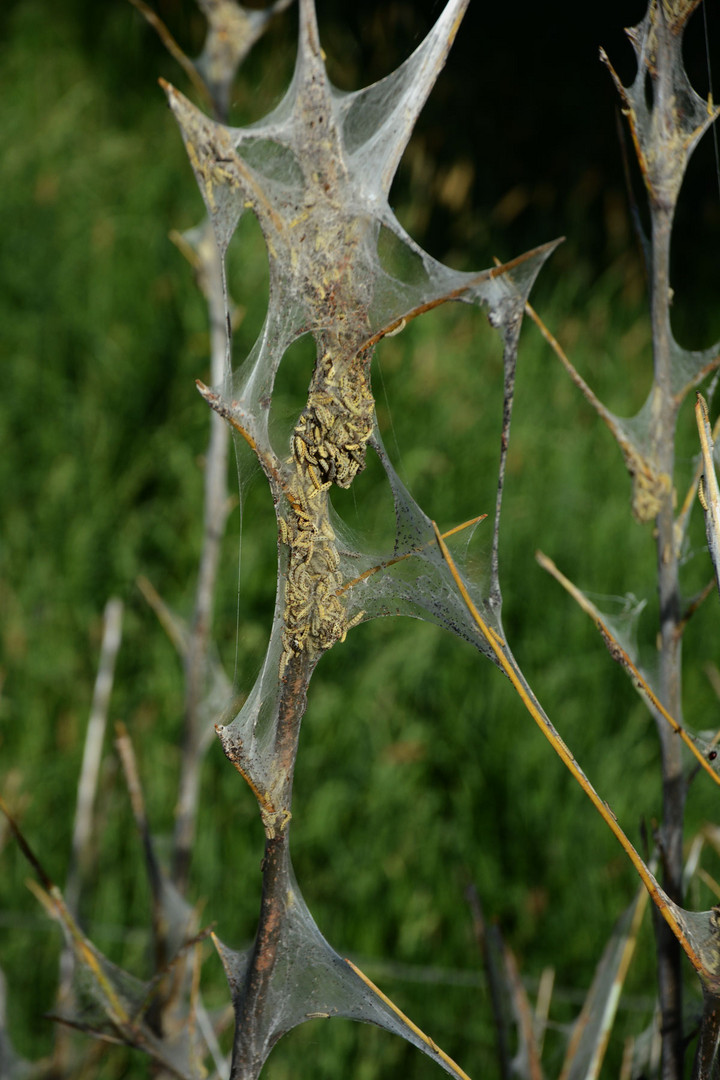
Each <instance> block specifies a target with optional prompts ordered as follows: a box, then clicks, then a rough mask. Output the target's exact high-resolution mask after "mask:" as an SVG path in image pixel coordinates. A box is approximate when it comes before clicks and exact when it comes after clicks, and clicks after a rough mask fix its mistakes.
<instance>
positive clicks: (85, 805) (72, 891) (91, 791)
mask: <svg viewBox="0 0 720 1080" xmlns="http://www.w3.org/2000/svg"><path fill="white" fill-rule="evenodd" d="M122 618H123V604H122V600H118V599H113V600H108V602H107V604H106V605H105V615H104V623H103V638H102V644H101V646H100V662H99V664H98V672H97V676H96V679H95V689H94V690H93V699H92V705H91V708H90V718H89V720H88V726H87V733H86V735H85V749H84V751H83V760H82V766H81V769H80V779H79V781H78V794H77V804H76V808H75V824H74V828H73V838H72V853H71V856H70V867H69V869H68V875H67V881H66V885H65V902H66V904H67V906H68V907H69V908H70V910H71V911H72V912H75V913H77V906H78V900H79V898H80V888H81V883H82V877H83V874H84V872H85V871H86V870H87V867H88V863H89V857H90V838H91V835H92V815H93V805H94V802H95V793H96V791H97V783H98V775H99V772H100V762H101V759H102V747H103V740H104V737H105V728H106V726H107V713H108V706H109V704H110V695H111V693H112V686H113V678H114V675H115V660H116V657H117V653H118V649H119V648H120V640H121V637H122Z"/></svg>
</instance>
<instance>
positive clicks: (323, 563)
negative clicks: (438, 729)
mask: <svg viewBox="0 0 720 1080" xmlns="http://www.w3.org/2000/svg"><path fill="white" fill-rule="evenodd" d="M313 381H314V385H313V388H312V389H311V392H310V396H309V398H308V403H307V406H306V407H305V409H304V410H303V412H302V414H301V416H300V418H299V420H298V422H297V424H296V426H295V430H294V432H293V438H292V456H291V458H290V460H289V462H288V465H290V466H291V467H293V478H292V483H290V484H289V485H288V492H287V494H288V503H289V507H288V512H287V518H285V517H279V518H278V527H279V532H280V541H281V543H283V544H287V545H288V547H289V548H290V555H289V560H288V569H287V578H286V583H285V610H284V628H283V653H282V656H281V660H280V675H281V676H282V675H283V674H284V671H285V668H286V666H287V664H288V663H289V661H290V660H291V659H292V658H293V657H294V656H297V655H299V654H300V653H301V652H306V653H307V655H308V657H309V658H310V659H315V658H317V657H318V656H320V655H321V654H322V653H323V652H325V651H326V650H327V649H329V648H331V647H332V646H333V645H334V644H335V642H337V641H344V639H345V635H346V634H347V632H348V630H349V629H351V627H352V626H354V625H355V624H356V623H357V622H359V621H360V619H361V618H362V616H363V614H364V613H363V612H360V613H359V614H358V615H356V616H355V617H354V618H353V619H352V620H348V619H347V617H346V614H345V606H344V603H343V601H342V600H341V598H340V595H339V589H340V586H341V585H342V574H341V573H340V569H339V568H340V557H339V555H338V551H337V547H336V544H335V532H334V530H333V528H332V525H331V523H330V519H329V516H328V503H327V497H326V496H325V494H324V493H325V492H326V491H327V489H328V488H330V487H331V486H332V484H337V485H338V486H339V487H343V488H348V487H350V484H351V483H352V482H353V480H354V479H355V477H356V476H357V474H358V472H360V471H361V470H362V469H363V468H364V466H365V454H366V448H367V441H368V439H369V438H370V435H371V434H372V429H373V411H374V401H373V397H372V394H371V392H370V389H369V387H368V385H367V379H366V378H365V374H364V370H363V369H362V368H360V367H359V366H357V367H355V368H354V369H352V370H350V371H348V372H346V373H345V374H344V375H343V376H342V377H341V378H339V379H336V378H335V370H334V366H333V364H332V361H331V360H330V357H329V355H326V356H324V357H323V358H322V360H321V361H320V362H319V364H318V370H317V374H316V379H315V380H313Z"/></svg>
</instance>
